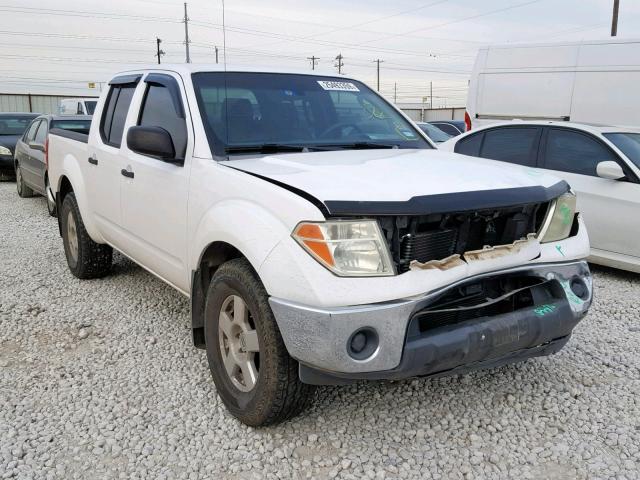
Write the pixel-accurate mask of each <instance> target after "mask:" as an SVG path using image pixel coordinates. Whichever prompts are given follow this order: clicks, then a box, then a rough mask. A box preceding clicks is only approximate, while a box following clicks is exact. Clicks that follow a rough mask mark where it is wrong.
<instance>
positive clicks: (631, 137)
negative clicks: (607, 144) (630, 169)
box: [603, 133, 640, 168]
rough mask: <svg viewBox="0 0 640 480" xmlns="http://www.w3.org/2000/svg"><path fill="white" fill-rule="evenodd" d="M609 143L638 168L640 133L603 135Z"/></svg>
mask: <svg viewBox="0 0 640 480" xmlns="http://www.w3.org/2000/svg"><path fill="white" fill-rule="evenodd" d="M603 135H604V136H605V137H607V138H608V139H609V140H610V141H611V143H613V144H614V145H615V146H616V147H618V148H619V149H620V150H622V153H624V154H625V155H626V156H627V157H628V158H629V160H631V161H632V162H633V163H635V164H636V167H638V168H640V133H605V134H603Z"/></svg>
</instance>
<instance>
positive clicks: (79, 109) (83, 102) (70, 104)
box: [58, 98, 98, 115]
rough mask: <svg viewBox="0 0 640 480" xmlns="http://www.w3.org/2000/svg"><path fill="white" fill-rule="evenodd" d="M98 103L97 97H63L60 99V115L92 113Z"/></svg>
mask: <svg viewBox="0 0 640 480" xmlns="http://www.w3.org/2000/svg"><path fill="white" fill-rule="evenodd" d="M97 104H98V99H97V98H64V99H62V100H60V106H59V108H58V113H59V114H60V115H93V112H94V111H95V109H96V105H97Z"/></svg>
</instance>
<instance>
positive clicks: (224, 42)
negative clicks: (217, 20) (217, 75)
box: [222, 0, 227, 73]
mask: <svg viewBox="0 0 640 480" xmlns="http://www.w3.org/2000/svg"><path fill="white" fill-rule="evenodd" d="M222 55H223V56H224V57H223V63H224V71H225V73H226V72H227V24H226V22H225V19H224V0H222Z"/></svg>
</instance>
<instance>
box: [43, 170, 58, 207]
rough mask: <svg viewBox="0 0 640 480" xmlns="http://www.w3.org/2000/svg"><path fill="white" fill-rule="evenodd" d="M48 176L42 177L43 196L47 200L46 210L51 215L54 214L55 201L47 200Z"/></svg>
mask: <svg viewBox="0 0 640 480" xmlns="http://www.w3.org/2000/svg"><path fill="white" fill-rule="evenodd" d="M48 192H49V177H48V176H46V177H45V178H44V198H45V200H46V201H47V211H48V212H49V215H51V216H52V217H55V216H56V202H52V201H51V200H49V194H48Z"/></svg>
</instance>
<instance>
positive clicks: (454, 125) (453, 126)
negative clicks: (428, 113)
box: [429, 120, 466, 137]
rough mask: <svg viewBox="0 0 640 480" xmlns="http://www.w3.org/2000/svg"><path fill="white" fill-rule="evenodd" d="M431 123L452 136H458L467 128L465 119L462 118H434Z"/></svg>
mask: <svg viewBox="0 0 640 480" xmlns="http://www.w3.org/2000/svg"><path fill="white" fill-rule="evenodd" d="M429 123H430V124H431V125H434V126H436V127H438V128H439V129H440V130H442V131H443V132H445V133H447V134H449V135H451V136H452V137H457V136H458V135H460V134H461V133H464V132H465V130H466V127H465V124H464V121H462V120H434V121H432V122H429Z"/></svg>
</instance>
